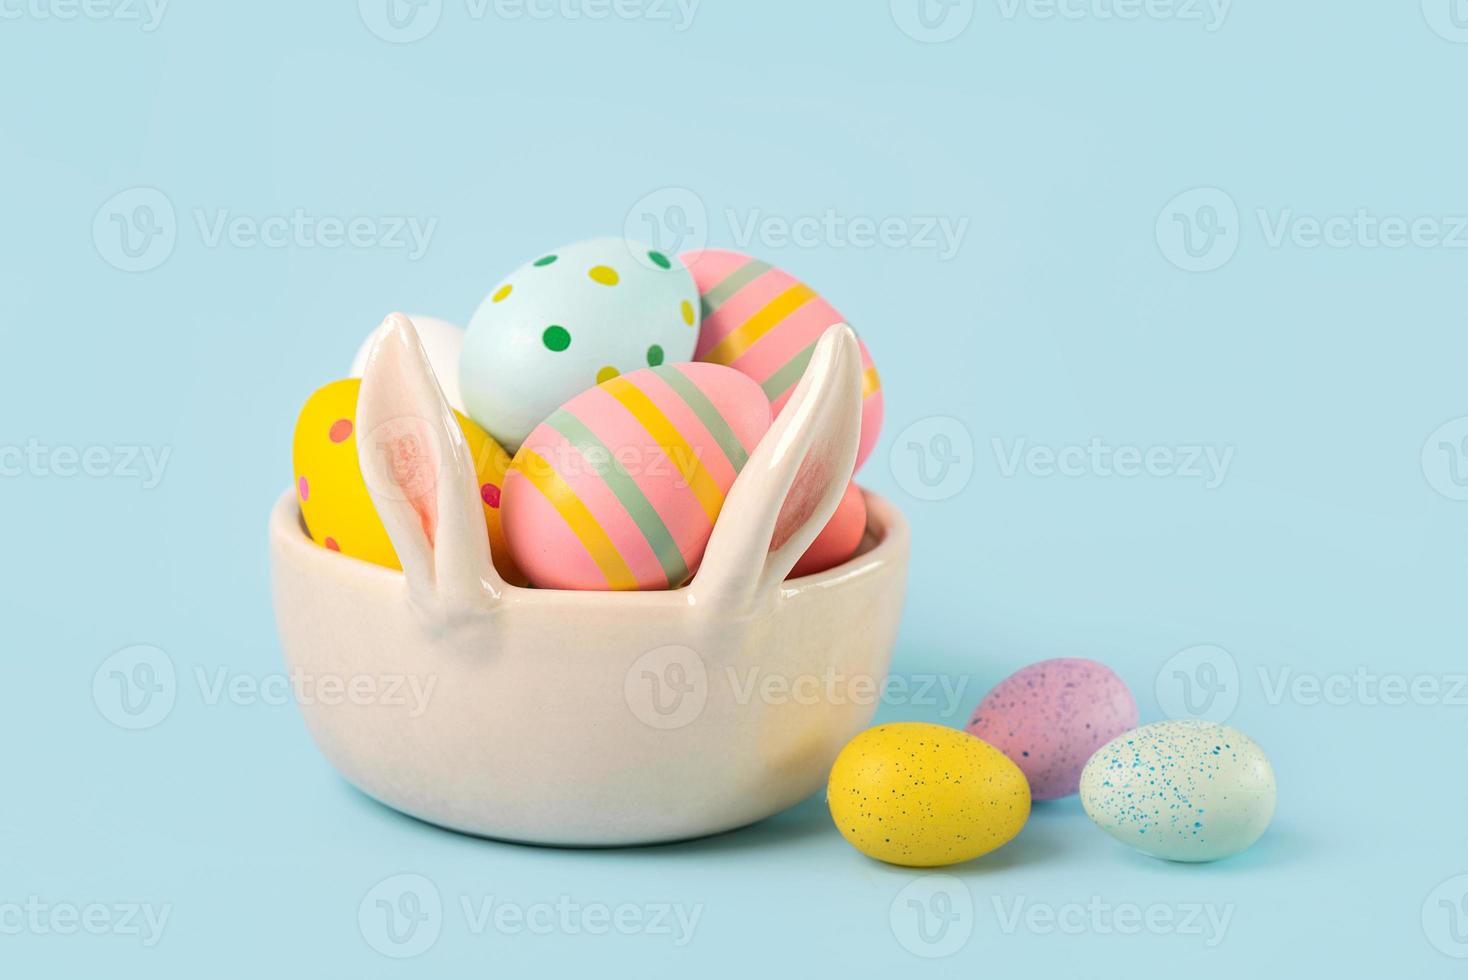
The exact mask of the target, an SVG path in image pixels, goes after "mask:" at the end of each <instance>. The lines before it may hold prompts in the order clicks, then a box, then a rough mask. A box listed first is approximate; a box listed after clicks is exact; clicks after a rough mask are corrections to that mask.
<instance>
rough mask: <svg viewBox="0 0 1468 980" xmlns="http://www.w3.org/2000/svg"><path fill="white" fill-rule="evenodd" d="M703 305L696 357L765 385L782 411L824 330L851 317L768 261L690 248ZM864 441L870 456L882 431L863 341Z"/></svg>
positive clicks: (876, 382)
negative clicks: (726, 367) (742, 373)
mask: <svg viewBox="0 0 1468 980" xmlns="http://www.w3.org/2000/svg"><path fill="white" fill-rule="evenodd" d="M682 259H683V262H684V264H685V265H687V266H688V269H689V271H690V272H692V273H693V281H694V282H695V283H696V284H697V286H698V292H699V297H700V301H701V304H702V315H703V326H702V327H701V328H700V330H699V335H698V348H697V350H696V351H695V353H694V356H695V357H696V358H697V359H698V360H700V361H709V362H711V363H713V364H726V365H728V366H730V367H732V368H735V369H736V370H739V371H743V372H744V373H745V374H747V375H749V376H750V377H751V378H753V379H754V380H755V381H758V382H759V384H760V387H761V388H763V389H764V391H765V394H766V395H768V396H769V399H770V401H771V402H772V403H773V405H774V412H775V414H776V415H778V414H779V413H780V409H782V408H784V407H785V402H786V401H788V400H789V398H790V395H791V393H792V392H793V391H794V390H795V383H796V382H797V381H799V380H800V376H801V374H802V373H804V371H805V366H806V365H807V364H808V363H810V358H811V354H812V353H813V352H814V350H815V346H816V341H817V340H818V339H819V338H820V336H821V332H822V331H823V330H825V329H826V328H827V327H829V326H830V325H831V324H833V323H845V322H846V318H845V317H843V316H842V315H841V314H840V313H838V312H837V311H836V309H835V307H833V306H832V305H831V304H830V303H827V302H826V301H825V300H824V299H822V298H821V297H820V296H818V295H816V293H815V291H814V290H812V289H811V288H810V287H809V286H807V285H806V284H805V283H803V282H801V281H800V280H798V279H796V278H795V277H794V276H792V275H790V274H789V273H788V272H784V271H782V270H780V269H777V268H775V267H774V266H772V265H770V264H769V263H768V262H763V261H761V260H759V259H755V258H750V257H749V256H748V255H741V254H740V253H738V252H726V251H722V250H719V249H706V250H704V251H701V252H687V253H685V254H684V255H683V256H682ZM861 366H862V399H863V400H862V415H861V445H860V448H859V449H858V450H857V455H856V466H857V468H860V467H861V464H862V463H863V462H865V461H866V458H867V456H869V455H871V452H872V447H873V446H874V445H876V442H877V434H878V433H879V432H880V431H881V429H882V382H881V381H880V379H878V377H877V369H876V367H874V366H873V364H872V355H871V352H870V351H868V350H867V345H866V344H865V343H863V344H862V345H861Z"/></svg>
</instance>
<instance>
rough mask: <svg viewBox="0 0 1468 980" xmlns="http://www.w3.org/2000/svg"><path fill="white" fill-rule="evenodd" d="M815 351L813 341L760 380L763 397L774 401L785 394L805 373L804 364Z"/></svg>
mask: <svg viewBox="0 0 1468 980" xmlns="http://www.w3.org/2000/svg"><path fill="white" fill-rule="evenodd" d="M815 352H816V345H815V344H814V343H813V344H811V345H810V346H809V347H807V348H806V349H805V350H803V351H801V352H800V353H799V354H796V355H795V356H794V357H792V358H791V359H790V360H788V361H786V362H785V363H784V364H782V365H780V370H778V371H776V372H775V373H774V374H772V375H770V376H769V377H768V378H766V379H765V380H764V381H761V382H760V387H761V388H763V389H764V390H765V397H767V398H768V399H769V400H770V401H775V400H776V399H777V398H779V397H780V396H781V395H783V394H785V392H787V391H789V390H790V389H791V388H793V387H795V382H797V381H799V380H800V376H801V375H802V374H804V373H805V366H806V365H807V364H809V363H810V358H811V355H812V354H814V353H815Z"/></svg>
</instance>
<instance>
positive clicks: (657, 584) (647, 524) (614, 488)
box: [503, 364, 770, 590]
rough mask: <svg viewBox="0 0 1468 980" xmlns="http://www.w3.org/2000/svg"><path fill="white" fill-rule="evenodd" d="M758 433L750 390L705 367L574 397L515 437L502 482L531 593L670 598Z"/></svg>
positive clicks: (756, 403)
mask: <svg viewBox="0 0 1468 980" xmlns="http://www.w3.org/2000/svg"><path fill="white" fill-rule="evenodd" d="M769 426H770V405H769V401H768V400H767V399H766V398H765V396H764V393H763V392H762V391H761V390H760V387H759V385H757V384H755V383H754V382H753V381H751V380H750V379H749V378H748V377H746V376H745V375H743V374H741V373H739V372H738V371H735V370H732V369H730V368H726V367H720V366H719V365H716V364H670V365H664V366H662V367H656V368H643V369H641V370H638V371H633V372H631V373H629V374H624V375H620V376H618V377H615V378H611V379H609V380H607V381H604V382H602V383H601V384H599V385H597V386H596V387H594V388H590V389H588V390H586V391H584V392H582V393H581V394H579V395H577V396H576V397H575V398H572V399H571V400H570V401H568V402H566V403H565V404H564V405H562V406H561V407H560V408H559V409H557V410H556V411H555V412H553V413H552V414H551V415H550V417H549V418H547V419H546V420H545V421H544V422H542V423H541V424H540V425H539V426H537V427H536V428H535V429H534V430H533V431H532V432H531V433H530V435H529V436H528V437H526V439H525V442H524V444H523V445H522V446H521V447H520V450H519V452H517V453H516V454H515V460H514V464H513V465H512V466H511V468H510V472H509V474H508V475H507V476H506V478H505V495H504V510H503V514H504V525H505V534H506V536H507V538H508V539H509V543H510V549H511V551H512V553H513V554H514V555H515V561H516V563H517V564H518V565H519V566H520V567H521V568H522V569H524V570H525V574H526V575H527V576H529V578H530V581H531V582H533V583H534V584H535V585H537V586H539V587H541V588H548V589H586V590H608V589H611V590H635V589H675V588H678V587H679V586H681V585H683V584H684V583H685V582H687V581H688V579H689V578H691V577H692V575H693V573H694V572H695V571H696V570H697V568H698V563H699V561H700V560H701V559H702V558H703V551H704V547H705V546H706V545H707V544H708V539H709V535H710V534H712V533H713V528H714V521H715V520H716V519H717V518H718V516H719V511H720V509H721V508H722V507H723V506H724V497H725V495H726V494H727V493H728V492H729V488H730V487H732V486H733V485H734V478H735V477H736V476H738V475H739V471H740V469H742V468H743V466H744V464H745V461H746V460H747V459H748V457H749V454H750V453H751V452H752V451H753V450H754V447H755V445H756V444H757V443H758V442H759V440H760V437H761V436H763V435H764V433H765V430H766V429H768V428H769Z"/></svg>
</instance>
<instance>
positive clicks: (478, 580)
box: [270, 314, 908, 846]
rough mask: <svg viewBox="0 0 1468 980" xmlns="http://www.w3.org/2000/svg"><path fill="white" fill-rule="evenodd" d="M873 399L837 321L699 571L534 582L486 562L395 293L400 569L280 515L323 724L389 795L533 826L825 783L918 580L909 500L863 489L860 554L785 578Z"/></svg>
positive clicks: (786, 801) (445, 819) (428, 810)
mask: <svg viewBox="0 0 1468 980" xmlns="http://www.w3.org/2000/svg"><path fill="white" fill-rule="evenodd" d="M860 408H861V378H860V353H859V350H858V348H857V344H856V340H855V337H854V335H853V334H852V333H851V331H850V330H849V328H846V327H845V326H844V325H838V326H836V327H832V328H831V329H830V330H828V331H827V333H826V335H825V336H824V337H823V338H822V339H821V341H820V343H819V344H818V346H817V350H816V352H815V354H814V356H813V357H812V359H811V364H810V366H809V367H808V369H807V371H806V374H805V377H804V378H803V379H802V381H801V383H800V385H799V387H798V389H797V391H796V394H795V396H794V397H793V398H792V399H791V402H790V405H788V406H787V407H786V409H785V411H783V412H782V413H781V415H780V416H779V418H777V419H776V421H775V423H774V425H773V426H772V427H771V429H770V431H769V432H768V433H767V435H766V436H765V438H764V439H763V440H762V442H761V443H760V445H759V446H758V447H757V449H756V450H755V452H754V453H753V454H752V455H751V457H750V460H749V462H748V464H747V465H746V466H745V469H744V470H743V472H742V473H741V474H740V476H739V478H738V480H737V481H736V482H735V484H734V486H733V488H732V489H731V490H730V492H729V495H728V498H727V500H726V503H725V507H724V510H723V511H722V512H721V514H720V517H719V520H718V523H717V524H716V526H715V528H714V533H713V536H712V538H711V539H710V541H709V546H708V550H707V552H706V553H705V556H704V559H703V562H702V564H701V565H700V567H699V570H698V573H697V575H696V576H695V577H694V578H693V580H692V581H691V582H690V583H689V584H688V585H687V586H685V587H684V588H681V589H677V590H671V591H661V592H633V593H628V592H615V593H614V592H567V591H558V590H541V589H521V588H516V587H514V586H510V585H508V584H506V583H505V582H503V581H502V580H501V579H500V578H499V576H498V575H497V574H496V573H495V570H494V566H493V564H492V563H491V561H490V557H489V550H488V545H487V535H486V533H485V530H484V524H483V520H484V518H483V512H482V509H481V506H480V501H479V496H478V492H477V485H476V480H475V478H474V473H473V468H472V465H471V463H470V460H469V457H468V451H467V448H466V447H465V446H464V444H463V436H462V434H461V433H460V431H459V429H458V426H457V425H456V424H454V423H453V422H452V415H451V413H450V412H449V409H448V407H447V405H446V404H444V400H443V396H442V394H441V393H440V391H439V389H438V386H437V383H436V381H435V380H434V378H433V374H432V371H431V369H430V368H429V366H428V361H427V358H426V356H425V355H424V354H423V350H422V348H421V346H420V345H419V343H418V340H417V337H416V335H415V334H414V332H413V328H412V326H411V324H410V323H409V322H408V321H407V319H406V318H402V317H400V316H399V315H397V314H395V315H394V316H393V317H390V318H389V319H388V321H387V322H386V323H385V324H384V325H383V328H382V329H380V330H379V332H378V335H377V339H376V341H375V342H374V349H373V351H372V353H371V356H370V357H369V359H368V363H367V366H366V369H365V373H364V378H363V386H362V391H361V395H360V396H359V401H358V406H357V422H358V424H357V430H358V436H357V438H358V449H359V456H360V458H361V460H362V461H363V472H364V476H365V477H366V478H367V484H368V488H369V492H370V493H371V495H372V497H373V501H374V504H375V505H376V507H377V510H378V514H379V516H380V517H381V518H382V520H383V523H384V525H385V526H386V528H387V530H388V533H389V536H390V537H391V538H392V540H393V544H394V547H395V548H396V550H397V552H398V556H399V559H400V560H401V562H402V565H403V571H402V572H397V571H394V570H391V569H388V568H385V567H381V566H377V565H372V564H368V563H365V562H361V561H357V560H355V559H352V558H347V557H344V556H342V555H340V554H338V553H335V552H332V551H328V550H326V549H324V548H321V547H318V546H317V545H316V544H315V543H313V542H312V541H311V539H310V538H309V537H308V536H307V534H306V532H305V529H304V527H303V525H302V523H301V518H300V513H299V509H298V507H297V504H296V498H295V496H294V494H293V493H286V494H284V495H283V496H282V497H281V498H280V500H279V501H278V502H277V503H276V506H275V508H274V511H273V512H272V514H271V517H270V552H271V564H272V578H273V591H274V602H275V614H276V622H277V625H278V628H279V632H280V638H281V644H282V647H283V649H284V652H285V658H286V661H287V664H288V666H289V668H290V670H291V672H292V675H293V677H295V678H296V679H297V692H298V701H299V702H300V704H301V709H302V711H303V713H304V715H305V719H306V723H307V726H308V728H309V729H310V732H311V735H312V737H313V738H314V739H315V741H316V743H317V745H318V746H319V748H320V749H321V751H322V753H323V754H324V755H325V756H326V758H327V759H328V760H329V761H330V762H331V764H332V765H333V766H334V767H335V768H336V769H337V771H338V772H340V773H341V774H342V775H343V776H344V777H345V778H346V779H347V780H348V781H349V782H351V783H352V784H353V785H355V786H356V787H358V788H359V789H361V790H362V791H363V792H365V793H367V794H368V795H370V796H372V797H374V798H376V799H378V800H380V801H381V802H383V803H385V804H387V805H388V806H390V807H393V808H394V809H397V810H400V811H402V812H404V813H407V814H410V815H412V816H414V817H418V818H420V819H422V820H425V821H428V822H430V823H434V824H437V825H440V826H443V827H448V828H451V829H454V830H458V831H463V832H466V833H470V834H477V835H481V836H486V837H493V838H499V839H506V840H514V841H524V842H533V843H540V844H556V845H578V846H609V845H624V844H644V843H654V842H659V841H669V840H677V839H681V838H688V837H696V836H701V835H705V834H711V833H716V832H719V831H723V830H729V829H732V828H735V827H739V826H742V825H745V824H748V823H752V822H754V821H757V820H760V819H763V818H764V817H767V816H770V815H772V814H774V813H777V812H779V811H780V810H782V809H785V808H786V807H789V806H791V805H792V804H794V803H797V802H799V801H800V800H802V799H804V798H805V797H807V796H809V795H811V794H812V793H814V792H816V791H817V790H818V789H819V788H820V787H821V786H822V785H824V783H825V779H826V776H827V773H828V772H829V769H830V765H831V762H832V760H833V759H834V758H835V756H836V754H837V752H838V751H839V750H840V749H841V747H842V746H843V745H844V744H845V742H846V741H847V740H848V739H850V738H851V736H853V735H854V734H855V733H856V732H858V731H860V730H861V729H862V728H863V727H865V726H866V725H867V724H868V723H869V722H870V720H871V716H872V714H873V713H874V711H875V709H876V701H877V691H878V689H879V687H880V684H881V683H882V681H883V680H884V679H885V677H886V671H887V666H888V662H889V659H890V656H891V652H892V647H893V644H894V642H895V639H896V634H897V626H898V619H899V616H900V613H901V608H902V602H903V592H904V589H905V583H906V572H907V555H908V530H907V525H906V523H905V522H904V520H903V519H902V516H901V515H900V514H899V513H898V512H897V510H896V509H895V508H894V507H892V506H891V505H890V504H889V503H887V502H886V501H884V500H882V499H881V498H879V497H877V496H875V495H873V494H870V493H869V494H867V504H868V512H869V518H868V531H867V538H866V541H865V542H864V544H863V548H862V550H861V552H860V553H859V554H858V555H857V557H855V558H853V559H851V560H850V561H848V562H846V563H845V564H843V565H841V566H838V567H836V568H832V569H830V570H828V571H825V572H822V573H820V574H817V575H811V576H806V577H803V578H799V579H793V580H789V581H786V579H785V577H786V575H787V574H788V573H789V571H790V569H791V567H793V566H794V564H795V562H796V560H797V559H798V558H799V557H800V555H801V554H803V553H804V551H805V549H806V547H807V546H808V545H809V544H810V542H811V540H813V539H814V537H815V535H816V534H817V533H818V531H819V530H820V528H822V527H823V526H824V525H825V523H826V521H827V520H828V519H829V518H830V515H831V513H832V512H833V511H834V510H835V507H836V504H837V503H838V501H839V500H840V497H841V494H842V492H843V490H844V489H845V486H846V483H847V482H848V480H849V479H850V474H851V470H852V466H853V464H854V461H855V456H856V447H857V439H858V436H859V428H860V418H861V410H860ZM405 439H406V440H410V441H411V444H412V449H413V451H414V452H415V453H422V452H423V451H425V449H426V450H427V451H428V452H429V453H431V455H432V458H433V459H434V462H435V466H434V469H435V474H436V478H435V479H434V480H433V481H431V483H432V485H430V486H426V487H425V486H424V485H423V481H422V479H421V475H420V477H419V478H418V479H417V480H416V481H414V483H413V485H411V486H407V485H403V484H401V483H399V482H396V478H395V475H394V472H393V467H392V466H391V465H390V462H388V461H389V460H391V458H392V457H393V455H394V454H393V451H392V449H393V447H394V446H395V445H398V444H400V443H401V441H402V440H405ZM303 694H304V696H303Z"/></svg>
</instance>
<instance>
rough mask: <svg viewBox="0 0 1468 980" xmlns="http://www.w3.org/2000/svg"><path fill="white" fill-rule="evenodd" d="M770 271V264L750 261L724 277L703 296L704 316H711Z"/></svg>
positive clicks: (757, 260)
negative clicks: (732, 297) (735, 295)
mask: <svg viewBox="0 0 1468 980" xmlns="http://www.w3.org/2000/svg"><path fill="white" fill-rule="evenodd" d="M769 271H770V263H768V262H761V261H760V260H759V259H750V260H749V261H748V262H746V263H744V264H743V265H741V266H740V267H739V268H737V269H735V270H734V271H733V272H731V273H729V275H727V276H726V277H724V280H723V282H718V283H715V284H714V285H713V286H711V287H710V288H709V290H708V292H706V293H704V294H703V315H704V316H705V317H708V316H711V315H712V314H713V313H714V311H715V310H717V309H718V308H719V307H721V306H723V305H724V304H725V303H727V302H729V297H731V296H733V295H734V294H735V293H737V292H739V290H741V289H743V288H744V287H745V286H748V285H749V284H750V283H752V282H754V281H755V280H756V279H758V278H759V277H760V276H762V275H764V274H765V273H766V272H769Z"/></svg>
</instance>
